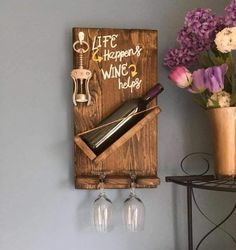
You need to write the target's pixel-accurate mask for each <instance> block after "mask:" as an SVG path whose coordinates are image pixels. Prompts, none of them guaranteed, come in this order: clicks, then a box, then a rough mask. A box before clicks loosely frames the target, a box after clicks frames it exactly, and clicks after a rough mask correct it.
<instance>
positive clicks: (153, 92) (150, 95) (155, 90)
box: [142, 83, 164, 103]
mask: <svg viewBox="0 0 236 250" xmlns="http://www.w3.org/2000/svg"><path fill="white" fill-rule="evenodd" d="M163 90H164V88H163V86H162V85H161V84H159V83H158V84H156V85H154V86H153V87H152V88H151V89H150V90H149V91H148V92H147V93H146V94H145V95H144V96H143V97H142V99H143V101H145V102H146V103H149V102H151V101H152V100H153V99H154V98H155V97H157V96H158V95H159V94H160V93H161V92H162V91H163Z"/></svg>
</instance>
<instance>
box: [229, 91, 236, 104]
mask: <svg viewBox="0 0 236 250" xmlns="http://www.w3.org/2000/svg"><path fill="white" fill-rule="evenodd" d="M235 104H236V92H234V93H233V94H232V95H231V100H230V106H234V105H235Z"/></svg>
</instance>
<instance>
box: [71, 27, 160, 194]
mask: <svg viewBox="0 0 236 250" xmlns="http://www.w3.org/2000/svg"><path fill="white" fill-rule="evenodd" d="M72 31H73V45H74V48H75V45H76V50H73V66H74V67H73V68H74V70H76V69H81V60H82V59H83V64H82V73H83V72H85V71H83V70H84V69H85V70H86V71H88V72H91V74H92V75H91V74H90V76H89V81H87V82H86V84H87V89H86V90H88V88H89V95H90V98H89V103H86V104H85V103H84V102H80V101H78V102H76V98H75V96H76V93H75V85H74V94H73V103H74V134H75V140H74V141H75V146H74V160H75V161H74V165H75V187H76V188H79V189H97V188H98V184H99V175H98V174H97V173H102V172H104V173H108V174H107V175H106V179H105V183H104V187H105V188H115V189H116V188H129V187H130V176H129V174H128V172H134V173H135V174H136V175H137V179H136V186H137V187H138V188H153V187H157V185H159V178H158V177H157V119H156V117H157V115H158V114H159V112H160V109H159V107H157V106H156V101H152V102H151V103H150V105H149V108H148V110H147V112H146V113H145V116H144V117H143V118H142V119H141V120H140V121H139V122H138V123H137V124H135V125H134V126H133V127H132V128H131V129H130V130H129V131H127V132H126V133H125V134H124V135H123V136H121V137H120V138H119V139H118V140H117V141H116V142H115V143H113V144H112V145H111V146H109V147H108V148H107V149H106V150H105V151H103V152H102V153H101V154H99V155H96V154H95V153H94V152H93V151H92V150H91V149H90V148H89V147H88V146H87V144H86V143H85V142H84V141H83V140H82V138H81V135H82V134H83V133H84V132H86V131H88V130H90V129H93V128H95V127H96V126H97V125H98V124H99V122H100V121H101V120H102V119H103V118H104V117H106V116H107V115H109V114H110V113H112V112H113V111H114V110H115V109H116V108H117V107H119V106H120V105H121V104H122V103H123V102H125V101H126V100H128V99H131V98H136V97H140V96H142V95H143V94H144V93H146V92H147V90H149V89H150V88H151V87H152V86H153V85H154V84H155V83H156V82H157V31H153V30H120V29H90V28H73V30H72ZM78 38H79V39H80V40H78ZM84 45H85V46H87V45H88V47H89V49H88V50H87V51H86V53H84V54H83V55H81V53H79V52H81V51H82V49H84V51H85V49H86V48H83V46H84ZM80 46H81V50H80V49H79V48H80ZM81 58H82V59H81ZM74 72H81V71H80V70H78V71H74ZM77 78H78V80H79V81H81V82H79V83H80V84H81V86H82V87H81V91H83V79H80V77H77ZM73 80H74V78H73ZM85 80H88V78H87V79H85ZM76 91H78V89H77V90H76ZM86 93H87V92H86ZM79 97H81V96H79Z"/></svg>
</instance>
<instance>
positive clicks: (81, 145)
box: [75, 107, 160, 163]
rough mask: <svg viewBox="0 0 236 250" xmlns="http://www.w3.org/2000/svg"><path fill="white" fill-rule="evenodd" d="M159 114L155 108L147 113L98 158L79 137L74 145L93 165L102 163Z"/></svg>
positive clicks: (76, 137)
mask: <svg viewBox="0 0 236 250" xmlns="http://www.w3.org/2000/svg"><path fill="white" fill-rule="evenodd" d="M159 113H160V108H158V107H155V108H154V109H153V110H151V111H149V112H147V114H146V115H145V116H144V117H143V119H141V120H140V121H139V122H138V123H137V124H135V125H134V126H133V127H132V128H131V129H130V130H128V131H127V132H126V133H125V134H124V135H122V136H121V137H120V138H119V139H118V140H117V141H116V142H114V143H113V144H112V145H111V146H109V147H108V148H107V149H106V150H105V151H103V152H102V153H101V154H100V155H98V156H96V155H95V153H94V152H93V151H92V150H91V149H90V148H89V147H88V146H87V144H86V143H85V142H84V141H83V140H82V139H81V137H80V136H75V143H76V145H77V146H78V147H79V148H80V149H81V150H82V151H83V152H84V153H85V154H86V155H87V157H88V158H89V159H90V160H92V161H93V162H94V163H99V162H100V161H104V160H105V159H106V158H107V157H108V156H110V155H111V154H113V153H116V151H117V150H118V148H120V147H121V146H122V145H123V144H124V143H125V142H127V141H128V140H129V139H131V138H132V137H133V136H134V135H135V134H137V133H138V132H139V131H140V130H141V129H142V128H143V127H144V126H146V125H147V124H148V122H150V121H151V120H152V119H154V118H155V117H156V116H157V115H158V114H159Z"/></svg>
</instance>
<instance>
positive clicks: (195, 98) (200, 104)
mask: <svg viewBox="0 0 236 250" xmlns="http://www.w3.org/2000/svg"><path fill="white" fill-rule="evenodd" d="M193 100H194V101H195V102H196V103H197V104H198V105H199V106H200V107H202V108H203V109H206V102H205V101H204V99H203V98H202V97H200V96H196V97H194V98H193Z"/></svg>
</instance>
